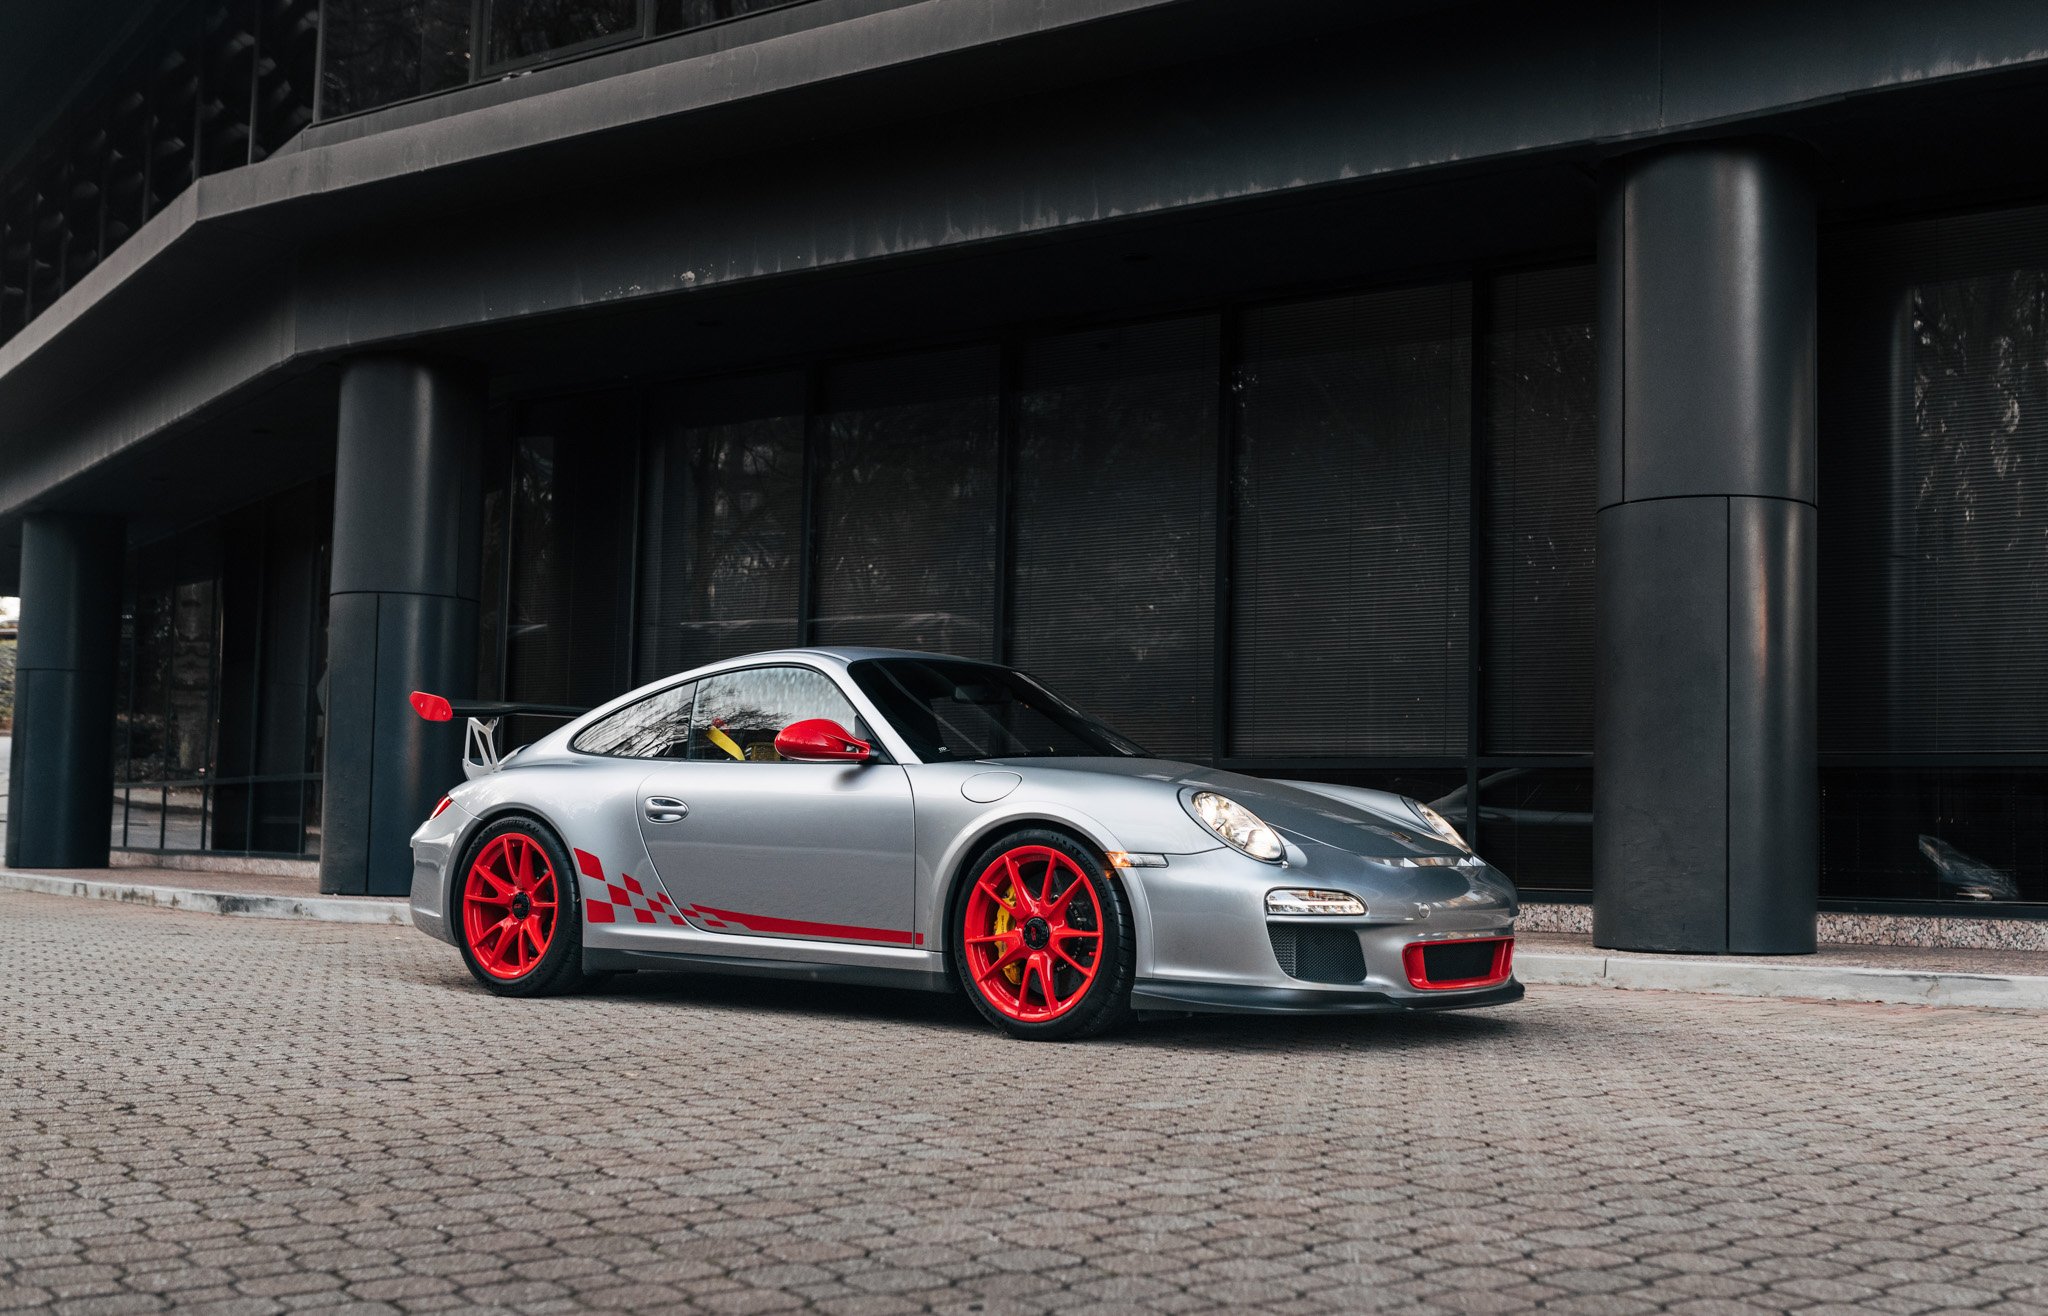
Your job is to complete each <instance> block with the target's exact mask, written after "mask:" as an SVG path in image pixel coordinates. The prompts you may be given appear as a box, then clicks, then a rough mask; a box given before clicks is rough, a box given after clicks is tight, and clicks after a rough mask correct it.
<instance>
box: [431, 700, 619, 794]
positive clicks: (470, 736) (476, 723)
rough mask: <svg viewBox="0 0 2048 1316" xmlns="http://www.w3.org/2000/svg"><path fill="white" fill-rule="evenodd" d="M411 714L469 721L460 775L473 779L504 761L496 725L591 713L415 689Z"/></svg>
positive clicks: (560, 707)
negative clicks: (512, 719)
mask: <svg viewBox="0 0 2048 1316" xmlns="http://www.w3.org/2000/svg"><path fill="white" fill-rule="evenodd" d="M410 702H411V704H412V711H413V712H415V713H418V714H419V715H420V716H421V717H422V718H425V719H426V720H427V721H429V722H447V721H450V720H452V719H453V718H454V717H455V715H456V714H457V713H460V714H462V716H464V717H466V718H468V719H469V726H468V729H467V731H466V732H465V733H464V743H463V747H462V775H463V776H465V777H467V778H470V779H471V780H474V779H475V778H477V777H482V776H487V775H488V774H490V773H493V772H496V771H497V770H498V768H499V766H500V765H501V764H502V763H503V762H504V760H503V758H502V757H501V756H500V755H499V753H498V723H499V722H500V721H501V720H502V719H504V718H507V717H512V716H515V715H517V716H521V717H555V718H561V719H563V720H565V721H566V720H567V719H569V718H572V717H582V716H583V715H584V714H585V713H588V712H589V711H590V710H589V709H587V708H571V707H569V706H567V705H565V704H508V703H498V702H490V701H483V700H475V699H448V698H446V697H444V696H441V695H431V694H428V693H427V692H426V691H424V690H415V691H413V692H412V695H411V697H410Z"/></svg>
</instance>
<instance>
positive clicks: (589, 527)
mask: <svg viewBox="0 0 2048 1316" xmlns="http://www.w3.org/2000/svg"><path fill="white" fill-rule="evenodd" d="M639 424H640V405H639V399H638V398H637V397H636V396H634V395H633V394H630V393H626V394H620V393H601V394H586V395H583V396H580V397H574V398H564V399H559V400H555V401H550V402H548V403H545V404H538V405H534V406H530V407H526V408H523V409H521V414H520V415H519V417H518V426H517V428H518V429H519V430H520V431H521V432H522V436H521V437H520V438H519V439H518V440H517V442H516V443H514V444H513V449H514V451H513V464H512V484H511V496H510V511H511V529H510V542H509V548H510V551H509V552H508V553H507V554H506V557H507V559H508V562H507V568H508V570H507V575H508V579H507V580H505V581H504V582H502V586H501V587H502V588H504V589H505V591H506V599H507V605H508V606H507V607H506V609H505V618H506V621H505V697H506V698H507V699H511V700H514V701H517V702H520V703H535V704H571V705H580V706H582V707H586V708H587V707H590V706H591V705H594V704H601V703H603V702H604V701H605V700H607V699H610V698H612V697H613V696H615V695H617V694H619V693H620V692H621V691H623V690H625V689H627V688H628V687H629V686H630V685H631V684H632V673H631V663H630V661H629V659H630V651H631V647H632V645H631V633H630V630H629V629H628V628H629V626H630V624H631V617H632V580H633V565H632V564H633V538H632V530H633V486H634V474H633V472H634V466H635V464H636V462H637V461H638V457H639V454H638V448H639ZM492 584H493V585H498V584H500V582H492ZM553 725H554V724H553V723H551V722H548V721H545V720H542V719H538V718H515V719H513V721H512V723H511V725H510V728H509V730H510V734H509V735H508V736H507V737H506V742H505V743H506V744H508V745H517V744H522V743H524V742H526V741H528V740H531V739H533V738H534V737H536V736H538V735H541V734H544V733H545V732H547V731H550V730H552V729H553Z"/></svg>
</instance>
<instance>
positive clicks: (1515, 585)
mask: <svg viewBox="0 0 2048 1316" xmlns="http://www.w3.org/2000/svg"><path fill="white" fill-rule="evenodd" d="M1592 316H1593V307H1592V280H1591V271H1590V269H1589V268H1588V267H1585V266H1571V267H1565V268H1559V269H1546V270H1540V271H1533V272H1528V273H1515V274H1505V275H1499V276H1492V277H1486V278H1481V279H1477V280H1459V281H1455V282H1451V283H1442V284H1435V285H1429V286H1424V287H1416V288H1408V289H1398V290H1393V291H1383V292H1369V293H1359V294H1348V295H1343V296H1331V297H1323V298H1315V299H1305V300H1297V301H1290V302H1286V303H1279V304H1271V305H1254V306H1245V307H1233V308H1220V309H1218V310H1216V311H1214V312H1211V313H1208V314H1203V315H1194V316H1186V317H1180V318H1170V319H1161V320H1147V321H1141V322H1135V323H1131V324H1123V325H1113V326H1106V327H1099V328H1088V329H1079V330H1067V331H1060V332H1048V333H1044V334H1038V335H1030V336H1024V337H1019V338H1014V339H1010V340H1006V341H1003V342H1000V343H994V342H991V343H983V344H969V345H964V346H959V347H954V348H948V349H942V350H935V351H927V352H918V353H912V354H905V355H900V356H892V357H886V358H867V359H853V360H843V361H819V362H814V363H812V364H810V365H807V366H804V367H801V368H792V369H788V370H785V371H781V372H770V373H765V374H754V375H746V376H739V377H733V378H725V379H711V380H702V381H683V382H676V383H664V384H660V385H653V386H648V387H644V388H634V389H622V390H617V391H612V392H606V393H601V394H585V395H581V396H578V397H575V398H568V399H551V400H546V401H537V402H532V403H525V404H514V405H512V406H510V407H507V408H505V409H503V410H502V411H501V413H500V417H499V421H500V428H501V431H502V434H503V440H502V447H501V449H500V450H499V452H498V455H497V456H496V457H495V458H494V460H493V465H492V469H493V470H494V471H496V472H498V474H497V475H496V477H495V478H494V479H493V481H492V485H491V490H490V492H489V493H488V494H487V497H486V505H485V518H484V520H485V538H486V584H485V589H484V595H485V599H484V608H483V613H484V616H485V633H484V636H483V642H482V646H481V647H482V652H483V653H484V654H485V655H486V659H485V669H486V671H485V680H484V681H483V683H482V687H483V689H484V690H485V692H486V693H497V692H498V691H503V692H504V693H505V695H506V696H507V697H510V698H515V699H527V700H534V701H542V702H567V703H595V702H598V701H600V700H603V699H606V698H609V697H610V696H611V695H613V694H616V693H617V692H618V691H620V690H622V689H625V688H627V686H628V685H630V684H631V683H632V682H633V681H635V680H638V681H645V680H650V679H653V678H655V677H657V676H661V675H665V674H668V673H671V672H675V671H679V670H684V669H686V668H689V667H692V666H695V665H698V664H701V663H705V662H710V661H713V660H716V659H719V658H724V657H728V656H732V655H735V654H742V653H749V652H754V651H758V650H762V649H767V648H772V647H775V646H778V645H785V644H795V643H804V642H810V643H844V644H879V645H889V646H900V647H906V648H914V649H923V650H929V651H938V652H950V653H957V654H962V655H967V656H974V657H994V658H998V659H1001V660H1004V661H1008V662H1012V663H1015V664H1017V665H1019V666H1021V667H1024V668H1025V669H1026V670H1029V671H1032V672H1034V673H1035V674H1037V675H1038V676H1040V677H1041V678H1042V679H1044V680H1045V681H1047V682H1048V683H1049V684H1051V685H1052V686H1053V687H1054V688H1056V689H1058V690H1060V691H1061V692H1062V693H1064V694H1065V695H1066V696H1067V697H1068V698H1070V699H1072V700H1073V701H1074V702H1075V703H1076V704H1078V705H1079V706H1080V707H1082V708H1083V709H1085V710H1086V711H1088V712H1090V713H1093V714H1095V715H1097V716H1099V717H1101V718H1103V719H1104V720H1105V721H1107V722H1109V723H1110V724H1111V725H1113V726H1115V727H1117V728H1119V729H1120V730H1122V731H1124V732H1125V733H1126V734H1128V735H1130V736H1132V737H1133V738H1135V739H1136V740H1138V741H1139V743H1141V744H1144V745H1146V746H1147V747H1148V748H1151V749H1152V750H1153V751H1154V752H1155V753H1159V754H1163V755H1170V756H1173V757H1177V758H1183V759H1188V760H1193V761H1197V762H1219V763H1222V764H1225V765H1227V766H1232V767H1236V768H1240V769H1242V770H1245V771H1250V772H1257V773H1260V774H1264V775H1273V776H1287V775H1294V776H1304V777H1313V778H1316V779H1320V780H1327V781H1337V782H1349V783H1353V784H1358V785H1369V786H1378V787H1384V788H1388V789H1394V790H1400V791H1403V792H1404V793H1408V794H1419V795H1420V797H1421V798H1424V799H1430V800H1445V801H1447V807H1448V808H1450V809H1451V810H1453V811H1455V812H1456V813H1457V814H1458V816H1459V818H1460V820H1461V821H1463V822H1464V823H1466V824H1468V825H1476V826H1477V827H1478V828H1479V829H1480V831H1481V834H1482V835H1483V836H1484V837H1486V838H1487V843H1488V844H1489V846H1490V847H1491V848H1492V849H1493V850H1494V851H1495V852H1496V853H1498V854H1500V855H1501V856H1503V864H1504V866H1505V867H1507V868H1508V869H1509V871H1510V872H1512V873H1514V874H1515V876H1517V877H1518V878H1519V879H1520V880H1522V881H1523V882H1524V883H1525V884H1526V885H1529V886H1531V887H1536V888H1583V887H1584V885H1585V883H1586V880H1587V875H1588V873H1589V872H1590V866H1589V860H1590V854H1591V831H1590V807H1591V806H1590V790H1591V780H1592V773H1591V748H1592V746H1591V722H1592V710H1591V675H1590V673H1591V668H1592V653H1591V649H1592V629H1591V617H1592V590H1593V578H1592V570H1591V566H1592V542H1593V518H1594V507H1593V499H1594V493H1593V485H1592V473H1593V461H1594V454H1593V428H1592V416H1593V374H1594V358H1593V351H1592ZM635 472H637V479H636V477H635ZM1225 563H1227V564H1229V567H1230V570H1229V571H1228V572H1227V573H1219V564H1225ZM1219 574H1220V578H1219ZM621 582H627V583H628V585H629V588H627V589H626V590H625V591H624V592H623V594H622V593H621V590H620V583H621ZM1475 590H1476V591H1477V593H1476V597H1479V598H1481V599H1483V600H1485V601H1486V607H1485V608H1484V609H1483V613H1484V615H1485V617H1486V621H1485V623H1484V624H1482V625H1481V626H1480V627H1478V630H1477V633H1476V634H1475V633H1474V628H1473V626H1472V624H1471V622H1470V617H1471V613H1472V608H1471V600H1472V599H1473V598H1474V597H1475ZM542 729H543V728H542V726H541V725H540V724H538V723H537V724H536V725H535V726H533V727H531V728H524V729H518V730H517V731H515V738H519V737H523V736H525V735H531V734H536V733H538V732H539V731H540V730H542ZM1219 747H1220V748H1219Z"/></svg>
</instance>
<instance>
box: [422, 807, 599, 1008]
mask: <svg viewBox="0 0 2048 1316" xmlns="http://www.w3.org/2000/svg"><path fill="white" fill-rule="evenodd" d="M505 837H512V838H513V840H512V841H511V842H509V843H508V845H517V844H520V843H521V842H522V841H523V842H530V843H531V844H533V845H535V846H538V847H539V849H540V852H541V853H542V854H543V855H545V856H546V858H547V862H548V866H549V868H550V869H551V870H552V872H553V875H554V878H555V881H554V886H555V890H556V900H555V919H554V925H553V929H552V932H551V934H550V936H549V937H548V940H547V946H546V949H545V951H544V952H543V953H542V954H541V956H540V957H539V959H538V960H537V961H535V962H534V963H533V964H532V966H531V967H529V968H526V969H525V970H524V971H522V972H520V973H518V975H517V976H514V977H506V976H504V975H503V974H502V973H494V972H491V971H489V970H487V969H486V968H485V967H484V964H483V962H482V960H481V958H480V956H479V954H478V948H477V947H476V946H475V945H472V937H471V935H470V919H469V897H468V892H467V888H468V885H469V877H470V872H471V869H472V868H473V867H474V866H475V865H476V862H477V859H478V857H479V856H480V855H482V854H483V853H484V851H485V849H486V848H487V847H490V846H491V845H492V844H493V843H494V842H498V841H500V840H501V839H502V838H505ZM450 885H451V888H452V889H451V891H450V892H449V902H448V903H449V914H450V926H451V927H453V929H454V931H455V944H456V945H457V946H458V947H459V948H460V949H461V951H462V962H463V963H464V964H466V965H468V966H469V972H470V974H471V976H472V977H474V978H475V979H476V980H477V981H478V982H480V983H482V984H483V985H484V986H485V987H487V988H489V989H490V990H491V991H493V992H495V993H497V994H498V995H499V996H514V997H531V996H563V995H567V994H569V993H571V992H579V991H583V990H585V989H586V988H588V987H591V986H592V985H594V984H595V983H596V982H597V981H598V979H597V978H595V977H592V976H591V975H588V974H585V973H584V972H583V893H582V891H581V890H580V884H579V883H578V881H577V878H576V869H575V867H574V866H573V865H572V864H571V863H570V859H569V849H568V847H567V846H565V845H563V844H562V841H561V838H559V837H557V836H556V835H555V833H554V831H553V829H551V828H549V827H548V826H547V825H546V824H544V823H542V822H540V821H538V820H536V819H533V818H528V817H522V816H511V817H505V818H499V819H497V820H496V821H494V822H492V823H490V824H488V825H487V826H485V827H484V829H483V830H482V831H480V832H478V833H477V834H476V835H475V836H474V837H472V838H471V839H470V842H469V845H468V846H467V847H465V848H464V850H463V852H462V865H461V867H459V868H458V869H456V871H455V877H454V880H453V882H452V883H451V884H450ZM479 906H480V908H481V907H482V902H479ZM480 916H481V915H480Z"/></svg>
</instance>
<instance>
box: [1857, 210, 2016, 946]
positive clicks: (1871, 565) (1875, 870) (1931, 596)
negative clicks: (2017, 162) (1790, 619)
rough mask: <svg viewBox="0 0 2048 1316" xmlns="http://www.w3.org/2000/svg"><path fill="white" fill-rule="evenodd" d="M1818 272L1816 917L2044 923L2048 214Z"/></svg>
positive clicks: (2000, 218)
mask: <svg viewBox="0 0 2048 1316" xmlns="http://www.w3.org/2000/svg"><path fill="white" fill-rule="evenodd" d="M1821 253H1822V269H1821V275H1822V282H1821V308H1822V320H1821V390H1822V391H1821V408H1820V415H1821V432H1820V443H1821V451H1820V458H1821V464H1820V470H1821V507H1822V516H1821V540H1820V555H1821V562H1820V585H1821V588H1820V643H1821V653H1820V670H1821V688H1820V699H1821V722H1820V734H1821V741H1820V747H1821V840H1822V895H1823V896H1824V897H1829V898H1834V899H1854V900H1918V901H1933V900H1941V901H1964V902H1968V903H1969V904H1971V905H1976V906H1983V907H1987V908H1988V907H1991V906H1994V905H2001V904H2014V903H2031V904H2043V903H2048V480H2044V478H2043V475H2044V472H2048V207H2040V208H2030V209H2023V210H2005V211H1997V212H1991V213H1984V214H1975V215H1964V216H1949V217H1944V218H1940V219H1931V220H1922V221H1918V222H1914V223H1907V224H1894V225H1885V226H1877V227H1867V228H1860V229H1854V230H1846V231H1843V232H1841V233H1837V234H1834V235H1830V237H1829V238H1828V240H1826V241H1824V242H1823V244H1822V248H1821Z"/></svg>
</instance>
